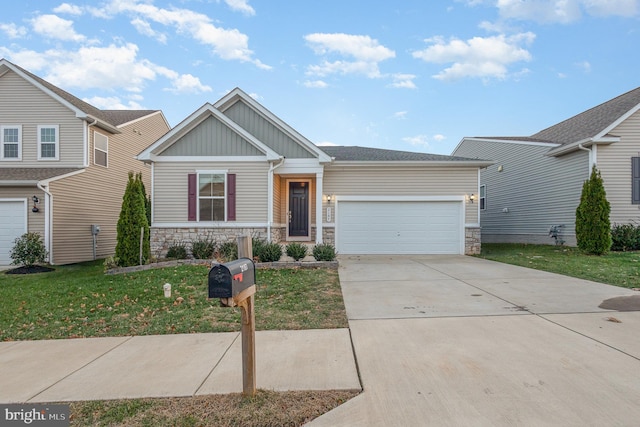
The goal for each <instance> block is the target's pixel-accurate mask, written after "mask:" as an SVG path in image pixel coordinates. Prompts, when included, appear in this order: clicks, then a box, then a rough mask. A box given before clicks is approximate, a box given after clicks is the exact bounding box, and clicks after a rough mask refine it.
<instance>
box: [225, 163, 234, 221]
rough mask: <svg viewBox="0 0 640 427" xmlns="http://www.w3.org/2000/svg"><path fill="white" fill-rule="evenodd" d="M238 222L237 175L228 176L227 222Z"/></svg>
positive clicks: (229, 174)
mask: <svg viewBox="0 0 640 427" xmlns="http://www.w3.org/2000/svg"><path fill="white" fill-rule="evenodd" d="M235 220H236V174H235V173H228V174H227V221H235Z"/></svg>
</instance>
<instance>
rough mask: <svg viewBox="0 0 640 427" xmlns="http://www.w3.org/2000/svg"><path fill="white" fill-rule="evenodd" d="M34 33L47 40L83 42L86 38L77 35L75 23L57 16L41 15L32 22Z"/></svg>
mask: <svg viewBox="0 0 640 427" xmlns="http://www.w3.org/2000/svg"><path fill="white" fill-rule="evenodd" d="M31 26H32V28H33V31H34V32H36V33H38V34H40V35H42V36H43V37H45V38H50V39H57V40H65V41H74V42H82V41H85V39H86V37H85V36H83V35H82V34H78V33H76V31H75V30H74V29H73V21H69V20H67V19H62V18H60V17H59V16H56V15H39V16H37V17H35V18H33V19H32V20H31Z"/></svg>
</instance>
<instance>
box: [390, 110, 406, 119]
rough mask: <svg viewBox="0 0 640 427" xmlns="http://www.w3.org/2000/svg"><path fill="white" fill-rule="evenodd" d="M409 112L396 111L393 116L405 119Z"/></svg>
mask: <svg viewBox="0 0 640 427" xmlns="http://www.w3.org/2000/svg"><path fill="white" fill-rule="evenodd" d="M407 114H409V112H408V111H396V112H395V113H393V117H394V118H396V119H398V120H403V119H406V118H407Z"/></svg>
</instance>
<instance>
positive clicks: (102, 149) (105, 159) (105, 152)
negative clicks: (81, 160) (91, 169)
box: [93, 131, 109, 167]
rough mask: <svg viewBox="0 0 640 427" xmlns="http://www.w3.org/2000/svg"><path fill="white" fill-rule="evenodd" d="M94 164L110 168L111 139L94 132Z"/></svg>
mask: <svg viewBox="0 0 640 427" xmlns="http://www.w3.org/2000/svg"><path fill="white" fill-rule="evenodd" d="M93 163H94V164H96V165H99V166H104V167H107V166H109V137H108V136H106V135H103V134H101V133H100V132H95V131H94V132H93Z"/></svg>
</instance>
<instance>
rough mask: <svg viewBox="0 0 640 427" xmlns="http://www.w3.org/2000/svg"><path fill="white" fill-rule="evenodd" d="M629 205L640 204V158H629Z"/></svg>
mask: <svg viewBox="0 0 640 427" xmlns="http://www.w3.org/2000/svg"><path fill="white" fill-rule="evenodd" d="M631 203H633V204H640V157H632V158H631Z"/></svg>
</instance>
